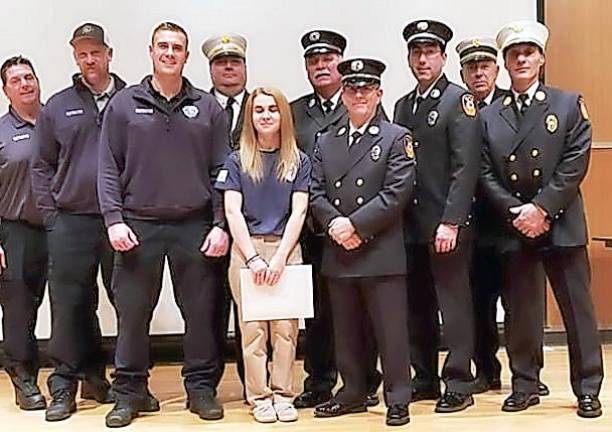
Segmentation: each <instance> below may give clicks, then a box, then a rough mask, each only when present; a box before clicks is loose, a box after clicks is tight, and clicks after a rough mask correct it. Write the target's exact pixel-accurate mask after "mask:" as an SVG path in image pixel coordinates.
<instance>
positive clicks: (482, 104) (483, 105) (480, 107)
mask: <svg viewBox="0 0 612 432" xmlns="http://www.w3.org/2000/svg"><path fill="white" fill-rule="evenodd" d="M477 105H478V109H479V110H481V109H483V108H484V107H486V106H487V105H488V104H487V103H486V102H485V101H483V100H481V101H478V104H477Z"/></svg>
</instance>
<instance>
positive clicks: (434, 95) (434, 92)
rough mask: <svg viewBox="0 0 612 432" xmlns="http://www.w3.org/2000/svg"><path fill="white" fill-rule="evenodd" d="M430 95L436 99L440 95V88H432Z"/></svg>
mask: <svg viewBox="0 0 612 432" xmlns="http://www.w3.org/2000/svg"><path fill="white" fill-rule="evenodd" d="M431 97H432V98H434V99H438V98H439V97H440V90H438V89H437V88H435V89H433V90H432V91H431Z"/></svg>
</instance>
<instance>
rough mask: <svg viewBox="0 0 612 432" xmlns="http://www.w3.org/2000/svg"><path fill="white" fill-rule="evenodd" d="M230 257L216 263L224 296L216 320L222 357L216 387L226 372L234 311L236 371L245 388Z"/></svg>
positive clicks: (222, 295) (218, 278)
mask: <svg viewBox="0 0 612 432" xmlns="http://www.w3.org/2000/svg"><path fill="white" fill-rule="evenodd" d="M228 267H229V255H227V256H225V257H223V258H220V259H219V260H218V261H217V262H216V263H215V271H216V272H217V280H218V281H219V284H220V286H221V288H220V291H221V292H222V294H221V295H220V296H219V301H220V303H219V307H218V308H217V312H218V314H219V315H218V316H217V318H216V319H215V324H217V326H218V329H217V331H218V334H217V337H218V344H219V356H220V362H221V365H220V368H219V375H218V377H217V380H216V383H215V387H216V386H218V385H219V382H221V378H222V377H223V371H224V370H225V346H226V344H227V330H228V326H229V317H230V311H232V310H233V311H234V329H233V330H234V356H235V358H236V369H237V372H238V376H239V377H240V382H241V383H242V385H243V386H244V360H243V358H242V335H241V333H240V326H239V325H238V308H237V306H236V303H235V302H234V300H233V298H232V292H231V291H230V287H229V281H228V278H227V276H228Z"/></svg>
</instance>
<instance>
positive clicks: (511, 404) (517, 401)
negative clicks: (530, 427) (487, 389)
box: [502, 392, 540, 412]
mask: <svg viewBox="0 0 612 432" xmlns="http://www.w3.org/2000/svg"><path fill="white" fill-rule="evenodd" d="M539 403H540V396H539V395H538V394H537V393H531V394H529V393H523V392H512V394H511V395H510V396H508V398H507V399H506V400H505V401H504V404H503V405H502V411H506V412H517V411H524V410H526V409H527V408H529V407H530V406H533V405H537V404H539Z"/></svg>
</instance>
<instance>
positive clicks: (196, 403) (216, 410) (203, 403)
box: [187, 394, 223, 420]
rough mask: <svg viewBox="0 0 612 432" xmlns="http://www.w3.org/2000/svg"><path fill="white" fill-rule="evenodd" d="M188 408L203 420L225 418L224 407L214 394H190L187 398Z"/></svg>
mask: <svg viewBox="0 0 612 432" xmlns="http://www.w3.org/2000/svg"><path fill="white" fill-rule="evenodd" d="M187 408H189V411H191V412H192V413H194V414H197V415H198V416H200V418H201V419H202V420H221V419H222V418H223V407H222V406H221V404H219V402H217V399H215V397H214V396H213V395H212V394H202V395H194V396H190V397H189V399H188V400H187Z"/></svg>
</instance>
